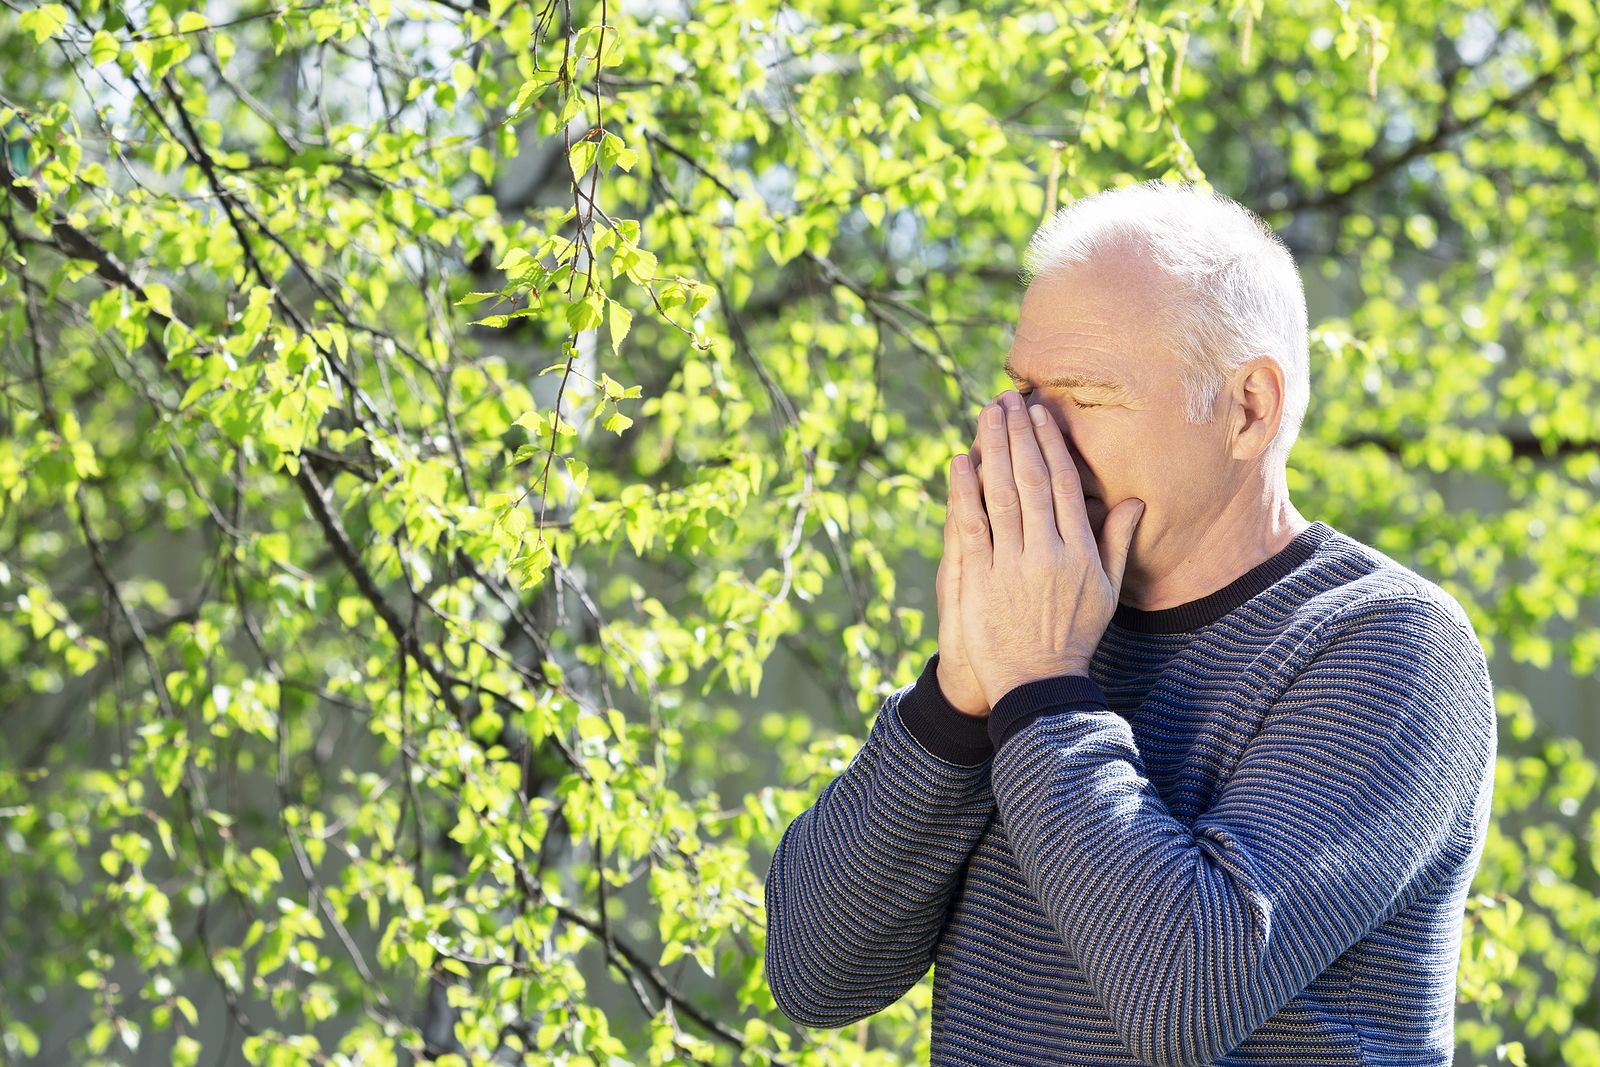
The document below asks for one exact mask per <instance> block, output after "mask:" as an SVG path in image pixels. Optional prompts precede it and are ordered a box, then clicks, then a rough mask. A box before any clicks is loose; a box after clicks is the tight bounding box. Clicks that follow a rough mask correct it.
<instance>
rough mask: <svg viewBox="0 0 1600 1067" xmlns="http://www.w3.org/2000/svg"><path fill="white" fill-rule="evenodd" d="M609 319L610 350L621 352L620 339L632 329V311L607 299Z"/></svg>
mask: <svg viewBox="0 0 1600 1067" xmlns="http://www.w3.org/2000/svg"><path fill="white" fill-rule="evenodd" d="M606 304H607V307H608V310H609V312H610V316H609V317H610V320H611V351H612V352H614V353H617V354H620V353H621V352H622V341H623V339H624V338H626V337H627V336H628V331H629V330H631V329H633V312H631V311H629V310H628V309H627V308H625V307H623V306H622V305H621V304H619V303H617V302H616V301H615V300H610V299H607V301H606Z"/></svg>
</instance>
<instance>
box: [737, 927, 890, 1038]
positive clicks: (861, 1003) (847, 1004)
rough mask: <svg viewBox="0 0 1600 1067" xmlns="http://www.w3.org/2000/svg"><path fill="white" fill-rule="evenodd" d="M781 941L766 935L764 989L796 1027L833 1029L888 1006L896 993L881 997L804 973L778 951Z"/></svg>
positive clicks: (820, 976)
mask: <svg viewBox="0 0 1600 1067" xmlns="http://www.w3.org/2000/svg"><path fill="white" fill-rule="evenodd" d="M780 948H781V942H780V941H778V940H776V939H774V938H773V937H772V936H771V933H770V932H769V934H768V937H767V955H766V966H765V970H766V976H767V988H768V989H769V990H771V991H772V999H773V1002H774V1003H776V1004H777V1005H778V1010H779V1011H781V1012H783V1014H784V1015H785V1016H786V1017H787V1018H788V1019H789V1021H790V1022H792V1023H795V1024H796V1025H798V1026H809V1027H811V1028H813V1029H830V1030H831V1029H837V1028H839V1027H841V1026H848V1025H849V1024H851V1023H853V1022H858V1021H859V1020H861V1019H865V1018H866V1017H867V1016H869V1015H873V1014H876V1013H877V1012H879V1011H881V1010H882V1009H884V1008H886V1007H888V1006H889V1005H890V1004H892V1003H894V1001H896V1000H898V999H899V996H894V997H890V998H889V999H887V1000H884V999H882V998H879V997H866V996H862V995H860V992H859V991H850V990H845V989H841V988H836V987H835V985H834V984H832V983H829V982H828V981H827V980H826V978H825V976H823V975H820V974H818V973H816V972H809V973H808V972H806V971H804V970H802V969H801V968H799V967H797V966H795V965H794V961H793V960H792V959H789V958H786V957H785V956H784V955H783V953H782V952H781V951H780Z"/></svg>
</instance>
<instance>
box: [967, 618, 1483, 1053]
mask: <svg viewBox="0 0 1600 1067" xmlns="http://www.w3.org/2000/svg"><path fill="white" fill-rule="evenodd" d="M1329 632H1330V633H1331V636H1330V637H1328V638H1327V639H1326V640H1325V641H1324V642H1322V643H1321V646H1320V648H1319V649H1318V651H1316V652H1315V653H1314V654H1313V655H1312V656H1311V657H1310V658H1309V660H1308V662H1307V663H1306V664H1305V665H1304V667H1303V668H1302V669H1301V670H1300V671H1299V672H1298V673H1297V674H1296V675H1295V677H1294V678H1293V680H1292V681H1291V682H1290V684H1289V685H1288V687H1287V689H1286V690H1285V691H1284V693H1283V695H1282V697H1281V698H1280V699H1279V700H1278V701H1277V702H1276V703H1275V704H1274V705H1273V706H1271V707H1270V708H1269V709H1268V710H1267V713H1266V716H1265V719H1264V721H1263V723H1262V725H1261V727H1260V729H1259V731H1258V732H1257V733H1256V735H1255V736H1254V737H1253V739H1252V740H1251V742H1250V743H1249V744H1248V745H1247V746H1246V747H1245V750H1244V752H1243V753H1242V755H1241V756H1240V759H1239V762H1238V764H1237V766H1236V767H1235V769H1234V771H1233V773H1232V775H1231V777H1229V778H1228V779H1227V781H1226V782H1225V783H1224V784H1223V785H1222V787H1221V790H1220V792H1219V794H1218V796H1217V798H1216V801H1215V803H1214V804H1213V806H1212V807H1211V808H1210V810H1208V811H1206V812H1205V813H1203V814H1202V815H1200V816H1199V817H1198V818H1196V819H1195V820H1194V821H1193V824H1192V825H1191V824H1190V823H1188V822H1185V821H1183V820H1180V819H1177V818H1175V817H1174V816H1173V815H1172V814H1171V812H1170V811H1169V810H1168V808H1167V807H1166V805H1165V803H1164V802H1163V800H1162V799H1161V797H1160V795H1159V794H1158V793H1157V791H1156V789H1155V787H1154V786H1153V785H1152V784H1151V782H1150V780H1149V778H1148V777H1147V775H1146V773H1145V769H1144V765H1143V763H1142V762H1141V760H1140V756H1139V752H1138V750H1137V749H1136V748H1135V746H1134V739H1133V733H1132V729H1131V727H1130V726H1129V723H1128V720H1126V719H1124V718H1122V717H1121V716H1119V715H1116V714H1114V713H1112V712H1110V711H1109V710H1108V708H1107V706H1106V704H1105V702H1104V699H1103V696H1101V697H1100V698H1091V697H1086V696H1085V695H1084V689H1085V687H1086V686H1089V687H1094V683H1093V682H1092V681H1091V680H1090V679H1088V678H1087V677H1086V676H1083V675H1070V676H1061V677H1059V678H1052V679H1042V680H1039V681H1036V682H1030V683H1027V685H1024V686H1019V687H1018V688H1017V689H1015V690H1012V691H1011V692H1010V693H1007V694H1006V695H1005V696H1003V697H1002V698H1001V699H1000V701H999V702H998V703H997V704H996V705H995V707H994V710H993V712H992V713H991V717H990V729H991V732H992V733H994V734H995V735H996V737H997V739H998V740H999V741H1000V742H1001V744H1000V747H998V748H997V749H996V752H995V756H994V760H993V764H992V771H993V779H992V784H993V788H994V795H995V802H996V805H997V806H998V809H999V813H1000V821H1001V825H1002V826H1003V827H1004V828H1005V830H1006V833H1007V835H1008V838H1009V840H1010V844H1011V849H1012V852H1013V854H1014V855H1015V857H1016V860H1017V864H1018V866H1019V867H1020V868H1021V869H1022V871H1023V873H1024V875H1025V877H1026V878H1027V881H1028V883H1029V886H1030V888H1031V889H1032V891H1033V893H1034V895H1035V896H1036V897H1037V898H1038V900H1039V902H1040V905H1041V907H1042V908H1043V910H1044V911H1045V912H1046V913H1047V915H1048V916H1049V918H1050V921H1051V923H1052V925H1053V926H1054V927H1055V929H1056V931H1057V932H1058V933H1059V935H1060V936H1061V938H1062V941H1063V943H1064V944H1065V945H1066V947H1067V948H1068V950H1069V951H1070V952H1071V953H1072V955H1073V957H1074V958H1075V960H1076V962H1077V963H1078V965H1079V967H1080V968H1081V969H1082V971H1083V973H1084V975H1085V977H1086V978H1087V980H1088V981H1089V983H1090V984H1091V986H1092V987H1093V988H1094V989H1095V991H1096V993H1097V994H1098V997H1099V999H1100V1001H1101V1003H1102V1004H1103V1005H1104V1006H1105V1008H1106V1010H1107V1011H1108V1013H1109V1015H1110V1017H1111V1019H1112V1021H1113V1023H1114V1024H1115V1025H1116V1027H1117V1029H1118V1030H1119V1031H1120V1033H1121V1035H1122V1038H1123V1040H1124V1042H1125V1043H1126V1044H1127V1047H1128V1049H1129V1050H1130V1051H1131V1052H1132V1053H1133V1054H1134V1055H1135V1056H1136V1057H1138V1059H1139V1061H1140V1062H1141V1063H1146V1064H1153V1065H1163V1067H1173V1065H1183V1067H1189V1065H1198V1064H1210V1063H1213V1062H1215V1061H1216V1059H1217V1058H1218V1057H1220V1056H1224V1055H1226V1054H1227V1053H1229V1052H1231V1051H1232V1050H1233V1049H1234V1048H1236V1047H1237V1046H1238V1045H1239V1044H1240V1043H1241V1042H1243V1041H1244V1039H1245V1038H1246V1037H1248V1036H1249V1035H1250V1034H1251V1032H1253V1031H1254V1030H1255V1029H1256V1028H1257V1027H1259V1026H1260V1025H1261V1024H1262V1023H1263V1022H1265V1021H1266V1020H1267V1019H1268V1018H1269V1017H1270V1016H1272V1015H1273V1014H1274V1013H1276V1012H1277V1011H1278V1010H1279V1009H1280V1008H1281V1007H1283V1006H1284V1004H1285V1003H1287V1002H1288V1001H1289V999H1290V998H1292V997H1294V996H1295V995H1297V994H1298V993H1300V992H1302V991H1303V990H1304V989H1305V988H1306V987H1307V985H1309V984H1310V982H1311V980H1312V979H1313V978H1315V977H1316V976H1317V975H1318V974H1320V973H1322V972H1323V971H1324V970H1326V969H1327V967H1328V966H1329V964H1331V963H1332V962H1333V961H1334V960H1335V959H1337V958H1338V957H1339V956H1340V955H1341V954H1343V953H1344V952H1345V951H1346V950H1347V949H1349V948H1350V947H1351V946H1352V945H1353V944H1355V943H1356V942H1357V941H1359V940H1360V939H1361V938H1363V937H1364V936H1366V935H1367V934H1368V933H1369V932H1370V931H1372V930H1373V929H1374V927H1376V926H1377V925H1378V924H1380V923H1382V922H1384V921H1385V920H1387V919H1388V918H1390V917H1391V916H1393V915H1394V914H1395V913H1396V912H1398V911H1399V910H1400V909H1401V908H1403V907H1405V906H1406V905H1407V904H1409V903H1411V902H1412V901H1414V900H1415V899H1417V898H1418V897H1420V896H1421V895H1423V894H1425V893H1426V892H1427V891H1428V890H1429V889H1430V888H1432V887H1433V886H1434V885H1436V884H1438V882H1439V881H1440V880H1441V879H1442V878H1443V877H1444V876H1445V875H1447V874H1448V873H1450V871H1451V870H1452V869H1453V868H1454V867H1455V866H1456V865H1457V864H1458V863H1460V862H1463V861H1464V860H1465V859H1467V858H1468V857H1469V855H1470V854H1471V853H1472V851H1473V849H1474V846H1475V843H1476V842H1477V841H1481V838H1482V836H1483V834H1484V833H1485V831H1486V829H1487V821H1488V817H1489V803H1490V794H1491V792H1492V789H1493V776H1494V762H1495V751H1496V740H1495V719H1496V717H1495V710H1494V699H1493V691H1492V684H1491V682H1490V679H1489V674H1488V666H1487V664H1486V662H1485V660H1484V656H1483V651H1482V648H1481V647H1480V645H1479V644H1478V641H1477V638H1476V636H1475V635H1474V634H1473V633H1472V630H1471V624H1470V622H1468V621H1467V619H1466V616H1465V613H1464V612H1462V611H1461V610H1460V608H1459V606H1455V605H1445V604H1443V603H1442V602H1438V601H1433V600H1427V599H1423V598H1422V597H1413V596H1402V597H1399V598H1385V599H1384V600H1383V601H1382V602H1381V603H1380V602H1372V601H1368V602H1365V603H1363V604H1362V605H1360V606H1359V607H1358V608H1357V609H1356V610H1354V611H1346V612H1344V614H1343V617H1342V618H1340V619H1337V620H1335V621H1334V622H1332V623H1331V624H1330V625H1329ZM1320 640H1321V639H1319V641H1320ZM1095 688H1098V687H1095ZM1052 693H1055V694H1056V696H1052ZM1063 696H1065V697H1067V698H1068V699H1066V700H1062V699H1061V697H1063ZM1135 714H1137V713H1135Z"/></svg>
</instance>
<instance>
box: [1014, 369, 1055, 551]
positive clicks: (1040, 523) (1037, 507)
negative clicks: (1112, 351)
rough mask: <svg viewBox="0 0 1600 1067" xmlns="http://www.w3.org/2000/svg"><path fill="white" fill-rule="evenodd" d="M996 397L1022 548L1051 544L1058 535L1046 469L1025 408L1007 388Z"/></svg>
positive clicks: (1048, 474)
mask: <svg viewBox="0 0 1600 1067" xmlns="http://www.w3.org/2000/svg"><path fill="white" fill-rule="evenodd" d="M1000 395H1001V397H1002V398H1003V400H1004V403H1005V405H1006V433H1007V442H1008V444H1009V446H1010V448H1011V476H1012V478H1014V479H1015V480H1016V484H1017V496H1018V498H1019V499H1020V501H1021V509H1022V544H1023V548H1024V549H1026V548H1028V547H1029V546H1033V547H1036V548H1037V547H1042V546H1045V545H1048V544H1052V543H1054V542H1055V541H1056V540H1057V538H1058V536H1059V535H1058V534H1057V532H1056V515H1055V501H1053V500H1052V499H1051V496H1052V494H1051V491H1050V468H1049V467H1047V466H1045V462H1044V456H1043V455H1042V454H1041V453H1040V451H1039V442H1038V440H1037V439H1036V438H1035V436H1034V427H1033V423H1032V422H1031V421H1030V420H1029V418H1028V407H1027V405H1025V404H1024V403H1023V402H1022V396H1021V394H1019V393H1018V392H1017V391H1016V390H1014V389H1008V390H1006V391H1005V392H1004V393H1001V394H1000ZM1035 410H1042V409H1037V408H1036V409H1035Z"/></svg>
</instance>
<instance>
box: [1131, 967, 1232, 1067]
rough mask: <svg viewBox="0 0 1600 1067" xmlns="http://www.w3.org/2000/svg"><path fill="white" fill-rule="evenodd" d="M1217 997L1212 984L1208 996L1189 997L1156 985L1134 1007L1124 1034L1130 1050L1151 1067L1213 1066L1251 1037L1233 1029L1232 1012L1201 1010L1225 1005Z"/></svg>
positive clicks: (1208, 989)
mask: <svg viewBox="0 0 1600 1067" xmlns="http://www.w3.org/2000/svg"><path fill="white" fill-rule="evenodd" d="M1215 992H1216V989H1215V987H1214V986H1211V985H1207V986H1206V995H1205V996H1203V997H1201V996H1185V995H1182V993H1181V992H1180V991H1177V990H1174V989H1172V988H1171V987H1170V986H1168V987H1166V988H1162V987H1161V986H1160V985H1159V984H1156V983H1152V987H1151V988H1150V989H1148V990H1147V991H1146V995H1144V996H1142V997H1139V998H1138V999H1137V1002H1136V1003H1135V1004H1133V1005H1131V1006H1130V1010H1129V1014H1128V1015H1127V1016H1126V1017H1125V1018H1124V1019H1122V1020H1120V1025H1119V1026H1118V1029H1119V1030H1121V1032H1122V1037H1123V1040H1124V1041H1126V1042H1127V1045H1128V1048H1129V1050H1130V1051H1132V1052H1133V1054H1134V1055H1135V1056H1136V1057H1138V1060H1139V1062H1140V1063H1142V1064H1146V1065H1147V1067H1211V1065H1212V1064H1215V1063H1218V1062H1220V1061H1222V1060H1223V1059H1224V1058H1225V1057H1227V1055H1228V1054H1229V1053H1231V1052H1232V1051H1233V1050H1234V1049H1235V1048H1236V1047H1237V1046H1238V1045H1239V1044H1240V1043H1241V1042H1242V1041H1243V1040H1244V1038H1245V1036H1246V1035H1244V1034H1238V1033H1235V1032H1234V1031H1233V1029H1232V1028H1231V1027H1229V1026H1228V1024H1227V1022H1226V1021H1225V1020H1226V1019H1227V1012H1226V1011H1222V1012H1220V1013H1219V1012H1216V1011H1213V1010H1207V1009H1203V1008H1201V1007H1200V1006H1201V1005H1205V1004H1211V1005H1217V1006H1219V1007H1222V1006H1224V1005H1225V1002H1224V1003H1222V1004H1219V1001H1218V1000H1217V999H1216V998H1215V996H1214V994H1215ZM1219 1015H1220V1016H1221V1018H1219V1017H1218V1016H1219Z"/></svg>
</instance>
